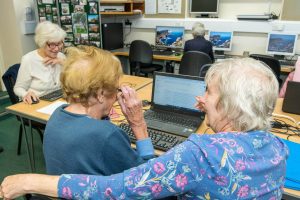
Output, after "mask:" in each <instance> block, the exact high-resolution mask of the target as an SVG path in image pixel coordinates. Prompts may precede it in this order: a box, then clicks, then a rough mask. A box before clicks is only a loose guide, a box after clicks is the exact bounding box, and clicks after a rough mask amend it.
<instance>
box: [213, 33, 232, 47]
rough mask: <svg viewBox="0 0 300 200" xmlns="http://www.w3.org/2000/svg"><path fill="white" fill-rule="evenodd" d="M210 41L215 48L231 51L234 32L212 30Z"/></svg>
mask: <svg viewBox="0 0 300 200" xmlns="http://www.w3.org/2000/svg"><path fill="white" fill-rule="evenodd" d="M209 41H210V42H211V43H212V45H213V48H214V50H221V51H230V50H231V46H232V32H221V31H210V32H209Z"/></svg>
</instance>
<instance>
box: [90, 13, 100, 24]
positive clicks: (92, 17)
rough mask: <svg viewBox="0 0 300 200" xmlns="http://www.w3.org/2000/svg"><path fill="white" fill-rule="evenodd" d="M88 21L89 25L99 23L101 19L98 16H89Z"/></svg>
mask: <svg viewBox="0 0 300 200" xmlns="http://www.w3.org/2000/svg"><path fill="white" fill-rule="evenodd" d="M88 21H89V23H94V24H96V23H98V22H99V19H98V15H88Z"/></svg>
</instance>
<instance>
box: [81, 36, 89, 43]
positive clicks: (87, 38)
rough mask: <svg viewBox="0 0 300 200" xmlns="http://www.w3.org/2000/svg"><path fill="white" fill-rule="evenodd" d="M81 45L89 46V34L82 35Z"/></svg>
mask: <svg viewBox="0 0 300 200" xmlns="http://www.w3.org/2000/svg"><path fill="white" fill-rule="evenodd" d="M80 44H84V45H87V44H89V36H88V34H81V35H80Z"/></svg>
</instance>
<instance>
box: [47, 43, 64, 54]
mask: <svg viewBox="0 0 300 200" xmlns="http://www.w3.org/2000/svg"><path fill="white" fill-rule="evenodd" d="M63 46H64V43H63V42H62V41H60V42H46V45H45V47H44V52H45V54H46V56H47V57H50V58H56V57H57V54H58V53H59V52H60V51H61V50H62V48H63Z"/></svg>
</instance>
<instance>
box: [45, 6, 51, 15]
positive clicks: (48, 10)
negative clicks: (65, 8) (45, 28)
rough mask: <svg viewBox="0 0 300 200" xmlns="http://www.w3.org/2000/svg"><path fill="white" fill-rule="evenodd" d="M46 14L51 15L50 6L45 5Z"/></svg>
mask: <svg viewBox="0 0 300 200" xmlns="http://www.w3.org/2000/svg"><path fill="white" fill-rule="evenodd" d="M46 13H47V14H50V13H52V9H51V5H46Z"/></svg>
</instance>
